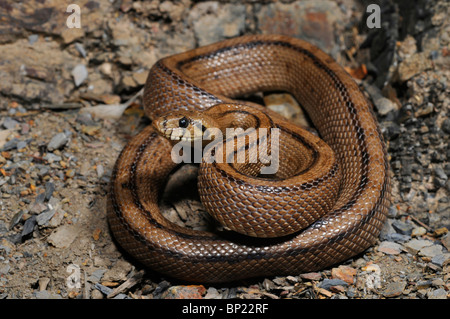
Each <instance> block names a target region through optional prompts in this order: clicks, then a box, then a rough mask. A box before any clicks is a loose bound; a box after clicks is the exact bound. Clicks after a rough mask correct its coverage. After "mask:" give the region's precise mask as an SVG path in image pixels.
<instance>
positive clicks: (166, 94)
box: [107, 35, 391, 283]
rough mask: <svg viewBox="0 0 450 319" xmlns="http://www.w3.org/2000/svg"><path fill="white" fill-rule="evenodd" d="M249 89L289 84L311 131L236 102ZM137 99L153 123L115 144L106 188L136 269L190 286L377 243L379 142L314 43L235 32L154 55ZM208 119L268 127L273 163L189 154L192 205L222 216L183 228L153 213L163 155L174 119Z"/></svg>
mask: <svg viewBox="0 0 450 319" xmlns="http://www.w3.org/2000/svg"><path fill="white" fill-rule="evenodd" d="M257 92H269V93H270V92H287V93H289V94H291V95H292V96H293V97H294V98H295V99H296V100H297V101H298V103H299V104H300V106H301V107H302V108H303V109H304V110H305V111H306V113H307V114H308V117H309V119H310V120H311V122H312V123H313V125H314V127H315V128H316V129H317V132H318V134H313V133H311V132H309V131H308V130H307V129H305V128H302V127H300V126H299V125H296V124H294V123H293V122H291V121H290V120H288V119H286V118H284V117H283V116H281V115H279V114H276V113H275V112H273V111H270V110H269V109H268V108H266V107H265V106H263V105H259V104H257V103H255V102H251V101H249V100H248V99H247V100H246V99H245V97H246V96H249V95H251V94H255V93H257ZM143 105H144V110H145V114H146V115H147V116H148V117H149V118H150V119H151V121H152V124H151V125H148V126H146V127H145V128H144V129H143V130H142V131H141V132H139V133H137V134H136V135H135V136H134V137H132V138H131V139H130V140H129V141H128V143H127V144H126V145H125V147H124V148H123V150H122V151H121V153H120V155H119V157H118V159H117V161H116V163H115V165H114V168H113V172H112V176H111V187H110V191H109V192H108V199H107V218H108V222H109V226H110V229H111V232H112V234H113V236H114V238H115V239H116V241H117V242H118V244H119V245H120V246H121V247H123V248H124V250H125V251H126V252H128V253H129V255H131V256H132V257H133V258H134V259H136V260H137V261H138V262H140V263H141V264H142V265H143V266H145V267H148V268H150V269H152V270H154V271H156V272H158V273H161V274H163V275H166V276H169V277H172V278H175V279H177V280H182V281H186V282H201V283H220V282H233V281H236V280H242V279H247V278H254V277H267V276H278V275H293V274H294V275H299V274H302V273H306V272H312V271H319V270H323V269H326V268H327V267H332V266H333V265H336V264H339V263H342V262H345V261H347V260H349V259H351V258H354V257H355V256H358V255H359V254H361V253H363V252H364V251H365V250H367V249H368V248H369V247H371V246H373V245H374V244H375V243H376V241H377V240H378V237H379V233H380V231H381V229H382V227H383V225H384V223H385V220H386V216H387V212H388V209H389V206H390V196H391V195H390V193H391V186H390V178H389V162H388V157H387V152H386V145H385V143H384V141H383V136H382V133H381V130H380V128H379V125H378V123H377V120H376V117H375V115H374V112H373V107H372V104H371V102H370V100H369V99H368V98H367V97H366V96H365V95H364V92H363V91H362V90H361V89H360V88H359V86H358V84H357V83H356V82H355V81H354V79H353V78H352V77H351V76H350V75H349V74H348V73H347V72H346V71H345V70H344V69H343V68H342V67H341V66H340V65H339V64H338V63H337V62H336V61H335V60H334V59H333V58H332V57H330V56H329V55H328V54H326V53H325V52H323V51H322V50H321V49H319V48H318V47H316V46H314V45H312V44H310V43H308V42H306V41H304V40H301V39H298V38H293V37H289V36H284V35H244V36H240V37H236V38H231V39H227V40H224V41H221V42H218V43H214V44H210V45H206V46H203V47H198V48H195V49H192V50H189V51H186V52H183V53H178V54H175V55H171V56H168V57H164V58H162V59H160V60H159V61H157V62H156V63H155V64H154V65H153V67H152V68H151V69H150V71H149V74H148V78H147V81H146V83H145V86H144V94H143ZM197 124H200V126H199V125H197ZM214 126H215V127H219V128H220V129H221V132H222V131H223V130H224V128H229V127H233V128H241V129H248V128H251V127H253V128H259V129H262V128H266V129H267V130H266V131H267V132H272V130H273V132H275V130H274V129H277V131H276V132H278V140H276V139H274V140H273V141H277V142H279V143H277V145H278V153H277V154H278V170H277V171H276V173H274V174H271V175H267V176H266V175H264V174H261V172H262V168H263V167H267V164H264V165H261V164H260V162H262V160H260V161H259V162H258V163H256V164H255V165H256V166H255V165H250V164H249V163H248V158H247V161H246V162H244V163H242V164H239V163H237V161H236V158H234V160H231V162H230V161H222V162H221V161H217V158H220V156H218V157H217V158H216V161H212V162H207V161H205V160H204V159H201V163H200V165H199V166H200V167H199V171H198V177H197V179H198V192H199V194H200V199H201V202H202V204H203V206H204V207H205V209H206V210H207V211H208V212H209V213H210V214H211V215H212V216H213V217H214V220H216V221H217V222H218V223H220V224H223V225H224V227H223V228H222V229H219V230H216V231H204V230H194V229H190V228H186V227H183V226H180V225H177V224H175V223H173V222H171V221H169V220H168V219H166V218H165V217H164V216H163V214H162V212H161V209H160V207H159V206H160V200H161V196H162V195H163V192H164V187H165V185H166V183H167V180H168V178H169V177H170V176H171V174H172V173H173V172H174V170H176V169H177V167H179V165H180V164H179V163H176V162H175V161H174V160H173V158H172V151H173V148H174V147H175V145H177V144H176V142H179V140H181V139H182V136H181V135H180V134H175V133H174V132H175V131H176V129H180V128H185V129H188V130H190V131H191V132H194V131H195V132H196V134H197V135H199V136H202V133H203V132H205V131H208V130H209V129H210V128H212V127H214ZM195 128H197V130H195ZM192 136H194V135H192ZM192 136H191V139H190V142H192V141H193V138H192ZM260 136H263V137H264V136H265V137H266V138H267V139H269V138H270V137H273V136H274V135H273V134H272V135H270V136H269V135H267V134H266V135H264V134H260ZM194 137H195V136H194ZM236 138H237V137H236V135H235V136H232V138H227V137H224V140H225V139H227V140H229V141H234V140H235V139H236ZM271 141H272V140H271ZM245 143H246V144H244V148H247V151H249V150H250V149H251V148H252V147H251V145H250V146H249V143H250V142H249V140H246V142H245ZM218 144H222V145H224V144H226V143H218ZM259 144H260V140H257V141H256V142H255V143H253V145H259ZM268 144H270V146H271V148H269V153H270V152H272V153H273V154H275V144H274V143H272V142H271V143H268ZM208 145H214V143H213V142H211V143H209V144H208ZM217 149H220V147H219V148H217ZM222 149H223V147H222ZM230 152H231V153H233V152H234V153H236V148H232V149H231V151H230ZM272 153H271V154H272ZM203 155H204V154H203ZM222 155H223V154H222ZM233 223H237V224H236V225H235V226H234V224H233Z"/></svg>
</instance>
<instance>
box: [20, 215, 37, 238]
mask: <svg viewBox="0 0 450 319" xmlns="http://www.w3.org/2000/svg"><path fill="white" fill-rule="evenodd" d="M34 226H36V216H35V215H33V216H31V217H30V218H28V219H27V220H26V221H25V223H24V224H23V229H22V233H21V236H22V237H25V236H27V235H29V234H31V233H32V232H33V231H34Z"/></svg>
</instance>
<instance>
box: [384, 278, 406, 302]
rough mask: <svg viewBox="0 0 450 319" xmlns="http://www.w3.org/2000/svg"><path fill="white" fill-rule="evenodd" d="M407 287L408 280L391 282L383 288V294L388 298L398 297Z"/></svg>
mask: <svg viewBox="0 0 450 319" xmlns="http://www.w3.org/2000/svg"><path fill="white" fill-rule="evenodd" d="M405 287H406V282H404V281H399V282H391V283H389V284H388V285H387V286H386V288H385V289H384V290H383V292H382V294H383V296H384V297H386V298H393V297H398V296H400V295H401V294H402V293H403V290H404V289H405Z"/></svg>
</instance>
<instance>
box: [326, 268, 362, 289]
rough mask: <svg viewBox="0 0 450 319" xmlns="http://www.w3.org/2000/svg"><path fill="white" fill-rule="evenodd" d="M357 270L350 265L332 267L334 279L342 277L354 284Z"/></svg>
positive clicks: (341, 278)
mask: <svg viewBox="0 0 450 319" xmlns="http://www.w3.org/2000/svg"><path fill="white" fill-rule="evenodd" d="M356 273H357V270H356V269H355V268H352V267H349V266H344V265H342V266H339V267H337V268H333V269H331V276H332V278H333V279H340V280H343V281H345V282H346V283H348V284H350V285H351V284H353V283H354V281H355V276H356Z"/></svg>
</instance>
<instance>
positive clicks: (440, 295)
mask: <svg viewBox="0 0 450 319" xmlns="http://www.w3.org/2000/svg"><path fill="white" fill-rule="evenodd" d="M427 297H428V299H448V298H449V296H448V293H447V291H446V290H445V289H443V288H439V289H436V290H431V291H429V292H428V293H427Z"/></svg>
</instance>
